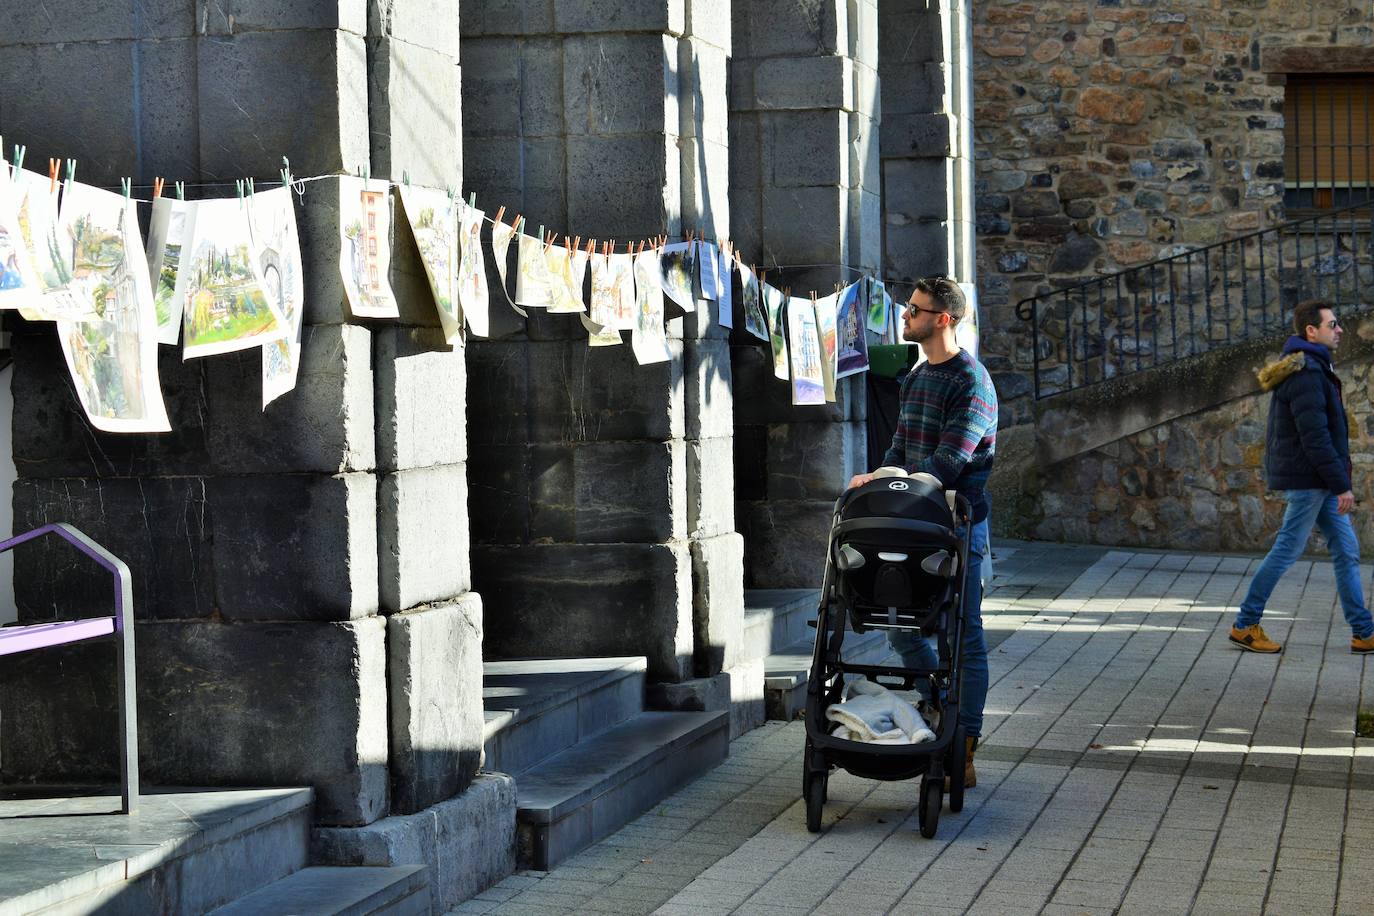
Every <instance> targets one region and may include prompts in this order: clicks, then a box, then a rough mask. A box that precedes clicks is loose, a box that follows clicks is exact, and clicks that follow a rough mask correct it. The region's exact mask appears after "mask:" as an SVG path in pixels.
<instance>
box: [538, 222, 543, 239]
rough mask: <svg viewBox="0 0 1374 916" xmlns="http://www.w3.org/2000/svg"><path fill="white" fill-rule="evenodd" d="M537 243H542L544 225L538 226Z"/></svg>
mask: <svg viewBox="0 0 1374 916" xmlns="http://www.w3.org/2000/svg"><path fill="white" fill-rule="evenodd" d="M539 241H541V242H542V241H544V224H543V223H540V224H539Z"/></svg>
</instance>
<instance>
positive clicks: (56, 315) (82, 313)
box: [0, 163, 96, 321]
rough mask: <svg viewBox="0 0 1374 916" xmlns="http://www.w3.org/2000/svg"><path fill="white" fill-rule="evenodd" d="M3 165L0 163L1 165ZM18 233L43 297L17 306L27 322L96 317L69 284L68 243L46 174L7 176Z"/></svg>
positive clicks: (15, 172)
mask: <svg viewBox="0 0 1374 916" xmlns="http://www.w3.org/2000/svg"><path fill="white" fill-rule="evenodd" d="M0 165H3V163H0ZM10 181H11V185H12V189H13V193H14V200H15V209H16V210H17V211H18V218H19V232H20V237H21V238H22V239H23V244H24V247H25V248H27V249H28V253H29V258H30V260H31V261H32V263H33V267H34V270H35V271H36V273H37V275H38V280H39V284H40V286H41V288H42V292H43V295H42V296H41V297H37V298H34V299H30V300H28V301H27V302H26V303H25V304H24V305H22V306H20V307H19V314H20V315H22V316H23V317H24V318H25V319H26V320H28V321H79V320H81V319H83V318H93V317H96V316H95V314H94V313H93V312H92V311H91V310H90V305H89V303H86V302H83V301H82V300H81V298H80V297H78V296H77V295H75V294H74V293H73V292H72V291H71V290H70V289H68V284H70V283H71V280H72V276H71V262H72V249H71V240H70V239H69V238H67V237H66V236H65V235H64V234H63V233H62V232H61V231H60V230H59V228H58V223H57V193H58V192H57V186H56V185H55V184H54V183H53V181H52V179H51V178H49V177H48V176H47V175H39V174H38V173H37V172H30V171H28V170H27V169H14V170H13V171H12V172H11V173H10Z"/></svg>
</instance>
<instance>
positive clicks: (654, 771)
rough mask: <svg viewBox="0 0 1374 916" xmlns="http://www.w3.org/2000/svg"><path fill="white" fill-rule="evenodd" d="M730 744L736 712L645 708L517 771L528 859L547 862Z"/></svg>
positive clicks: (620, 820)
mask: <svg viewBox="0 0 1374 916" xmlns="http://www.w3.org/2000/svg"><path fill="white" fill-rule="evenodd" d="M729 750H730V714H729V713H728V712H726V711H725V710H719V711H716V712H645V713H640V714H639V715H637V716H635V717H634V718H633V719H630V720H629V721H626V722H623V723H621V724H620V725H617V726H615V727H614V728H612V729H609V730H608V731H606V732H604V733H602V734H600V735H598V736H596V737H594V738H589V739H587V740H584V741H582V742H579V743H578V744H577V746H575V747H572V748H569V749H568V750H566V751H564V752H563V753H561V754H558V755H556V756H554V757H550V758H549V759H548V760H546V761H544V762H543V763H542V764H540V765H539V766H537V767H535V768H534V769H531V770H529V771H527V772H525V773H523V774H521V775H520V776H518V777H516V781H515V782H516V792H517V793H518V795H519V802H518V812H517V814H516V819H517V823H518V828H519V835H520V857H521V860H522V862H523V863H524V865H525V867H528V868H536V869H541V870H548V869H550V868H553V867H554V866H556V865H557V864H558V863H559V862H562V861H563V860H565V859H567V858H568V857H569V856H571V855H573V854H574V853H576V852H577V851H579V850H581V849H584V848H586V847H587V846H589V845H591V844H592V843H595V842H597V841H598V840H601V839H604V838H605V837H607V836H609V835H610V834H612V833H614V832H615V831H616V830H619V829H620V828H621V827H622V826H624V825H625V824H626V823H628V822H629V821H631V820H633V819H634V818H636V817H638V816H639V815H641V814H643V813H644V812H645V811H647V810H649V809H650V808H652V807H653V806H654V805H656V804H657V803H658V802H659V801H661V800H662V799H664V798H666V797H667V796H668V795H670V794H672V793H673V792H675V791H677V790H678V789H680V788H682V787H683V786H684V785H686V784H687V783H688V782H690V781H691V780H693V779H694V778H696V777H697V776H700V775H701V774H702V773H705V772H706V771H707V770H710V769H712V768H713V767H715V766H716V765H717V764H718V763H720V762H721V761H722V760H724V759H725V757H726V755H727V754H728V753H729Z"/></svg>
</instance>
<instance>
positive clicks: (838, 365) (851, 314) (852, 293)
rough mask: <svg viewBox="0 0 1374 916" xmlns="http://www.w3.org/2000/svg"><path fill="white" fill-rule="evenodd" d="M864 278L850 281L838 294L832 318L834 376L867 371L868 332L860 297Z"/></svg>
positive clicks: (864, 281) (842, 376)
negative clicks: (835, 345) (833, 328)
mask: <svg viewBox="0 0 1374 916" xmlns="http://www.w3.org/2000/svg"><path fill="white" fill-rule="evenodd" d="M867 286H868V282H867V280H857V281H855V282H854V283H851V284H849V285H848V286H846V287H845V288H844V289H843V290H841V291H840V294H839V302H840V305H839V310H838V314H837V316H836V319H835V325H836V329H837V333H838V335H839V337H838V347H839V349H838V351H837V352H836V356H835V378H837V379H841V378H845V377H847V376H850V375H854V374H855V373H857V372H867V371H868V331H867V330H866V329H865V324H866V317H867V315H866V312H867V310H866V309H865V308H864V303H863V297H862V296H861V295H860V294H861V293H862V292H863V290H864V289H865V288H867Z"/></svg>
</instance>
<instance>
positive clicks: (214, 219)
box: [176, 198, 290, 359]
mask: <svg viewBox="0 0 1374 916" xmlns="http://www.w3.org/2000/svg"><path fill="white" fill-rule="evenodd" d="M193 212H194V219H191V220H190V233H191V240H190V243H189V244H187V245H185V246H183V247H182V251H181V258H180V261H181V263H180V266H179V268H178V270H177V283H176V295H177V297H178V298H179V299H180V300H181V310H182V321H181V356H182V359H192V358H195V357H198V356H212V355H214V354H217V353H228V352H231V351H233V350H245V349H248V348H249V347H260V346H262V345H263V344H265V343H267V342H269V341H273V340H281V339H283V338H285V337H287V336H288V335H289V334H290V325H289V324H288V322H287V320H286V316H285V315H283V314H282V312H281V309H280V308H279V307H278V303H277V302H274V301H271V300H270V299H269V297H268V295H267V291H266V290H265V289H264V284H263V278H262V272H261V269H260V267H259V265H258V261H257V259H256V258H255V257H254V256H253V237H252V231H251V229H250V228H249V224H248V205H247V202H246V201H242V200H233V199H228V198H225V199H222V200H202V201H198V202H197V203H196V207H195V210H194V211H193Z"/></svg>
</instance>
